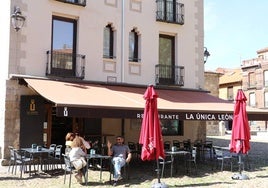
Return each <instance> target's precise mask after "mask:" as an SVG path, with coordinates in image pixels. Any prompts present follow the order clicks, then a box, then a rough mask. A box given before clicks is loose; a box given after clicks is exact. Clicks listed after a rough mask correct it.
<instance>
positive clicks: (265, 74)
mask: <svg viewBox="0 0 268 188" xmlns="http://www.w3.org/2000/svg"><path fill="white" fill-rule="evenodd" d="M263 77H264V78H263V80H264V83H263V85H264V87H268V70H265V71H264V72H263Z"/></svg>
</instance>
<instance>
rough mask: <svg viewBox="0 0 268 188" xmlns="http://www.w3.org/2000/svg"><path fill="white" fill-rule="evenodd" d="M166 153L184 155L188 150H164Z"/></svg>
mask: <svg viewBox="0 0 268 188" xmlns="http://www.w3.org/2000/svg"><path fill="white" fill-rule="evenodd" d="M165 153H166V154H170V155H182V154H183V155H185V154H189V153H190V152H189V151H182V150H178V151H165Z"/></svg>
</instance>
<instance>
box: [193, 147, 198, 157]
mask: <svg viewBox="0 0 268 188" xmlns="http://www.w3.org/2000/svg"><path fill="white" fill-rule="evenodd" d="M196 150H197V149H196V147H193V148H192V159H193V160H196Z"/></svg>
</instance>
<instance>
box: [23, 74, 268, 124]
mask: <svg viewBox="0 0 268 188" xmlns="http://www.w3.org/2000/svg"><path fill="white" fill-rule="evenodd" d="M25 81H26V82H27V83H28V87H30V88H32V89H33V90H34V91H36V92H37V93H38V94H40V95H42V96H43V97H44V98H46V99H47V100H49V101H51V102H53V103H55V106H56V107H57V114H58V115H59V116H66V115H67V116H73V117H75V116H77V117H79V116H83V117H89V116H92V117H94V116H95V117H97V116H98V117H99V116H100V117H119V116H120V117H125V118H135V117H137V118H139V116H140V115H142V113H143V108H144V99H143V94H144V90H145V88H146V87H133V86H132V87H130V86H121V85H120V86H118V85H108V84H107V85H105V84H103V85H101V84H88V83H71V82H61V81H53V80H46V79H29V78H27V79H26V78H25ZM155 90H156V92H157V93H158V95H159V98H158V110H159V114H160V116H161V117H160V118H161V119H163V118H168V117H171V116H173V118H174V117H175V116H176V115H178V116H179V119H181V120H231V119H230V118H232V117H230V116H232V114H233V110H234V103H233V102H229V101H226V100H222V99H220V98H217V97H214V96H212V95H210V94H208V93H206V92H204V91H192V90H168V89H159V88H156V89H155ZM64 110H65V111H64ZM66 110H67V112H68V113H66ZM247 111H248V114H249V119H250V120H268V116H267V114H268V111H266V110H261V109H255V108H249V107H248V108H247ZM100 113H101V114H100ZM175 118H177V116H176V117H175Z"/></svg>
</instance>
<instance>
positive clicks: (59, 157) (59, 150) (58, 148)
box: [55, 145, 62, 159]
mask: <svg viewBox="0 0 268 188" xmlns="http://www.w3.org/2000/svg"><path fill="white" fill-rule="evenodd" d="M61 149H62V145H57V146H56V149H55V158H57V159H61Z"/></svg>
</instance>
